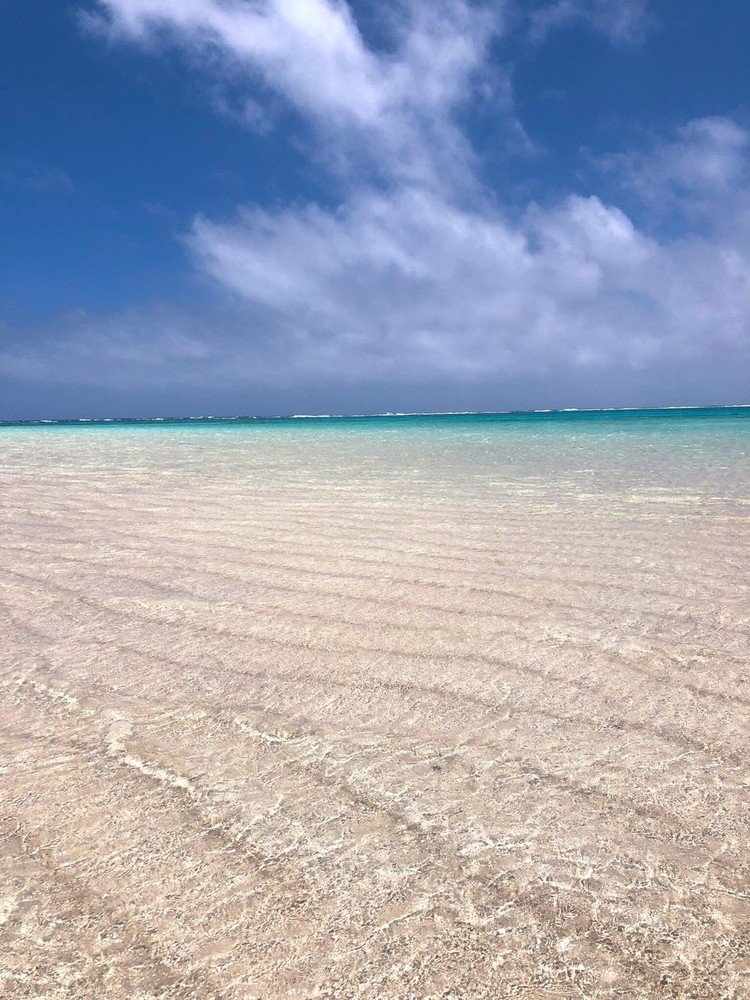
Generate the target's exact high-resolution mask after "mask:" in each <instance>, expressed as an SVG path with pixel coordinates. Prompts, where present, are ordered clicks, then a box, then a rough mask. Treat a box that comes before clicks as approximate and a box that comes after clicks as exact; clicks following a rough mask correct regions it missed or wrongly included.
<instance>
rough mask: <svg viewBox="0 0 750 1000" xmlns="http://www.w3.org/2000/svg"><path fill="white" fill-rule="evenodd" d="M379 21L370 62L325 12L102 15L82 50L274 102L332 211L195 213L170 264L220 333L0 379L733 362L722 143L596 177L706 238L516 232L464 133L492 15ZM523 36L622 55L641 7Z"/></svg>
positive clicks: (564, 11) (32, 356)
mask: <svg viewBox="0 0 750 1000" xmlns="http://www.w3.org/2000/svg"><path fill="white" fill-rule="evenodd" d="M387 11H388V19H387V24H385V26H384V30H385V28H387V31H386V32H385V34H386V35H387V39H388V43H387V44H385V43H381V45H380V46H375V45H374V44H373V43H372V42H368V41H367V40H366V38H365V35H364V33H363V31H362V30H361V29H360V27H359V25H358V23H357V21H356V19H355V17H354V15H353V13H352V10H351V8H350V7H349V6H348V5H347V4H345V3H343V2H342V0H253V2H249V0H248V2H240V0H100V3H99V14H98V15H97V16H98V17H99V19H100V21H99V30H107V31H108V32H109V33H110V34H111V35H112V36H113V37H116V38H119V39H126V40H128V42H129V43H136V44H139V45H142V46H148V47H154V46H157V47H158V46H159V45H163V44H173V45H179V46H181V47H182V48H183V49H185V50H186V51H188V52H189V53H190V54H191V56H192V58H193V59H195V60H198V61H199V62H200V64H201V65H202V66H203V68H204V69H205V70H206V71H211V72H212V73H214V74H215V75H216V76H217V77H227V76H231V77H232V79H233V80H234V81H236V80H238V79H240V80H243V79H244V80H246V81H247V97H248V100H251V101H252V102H255V101H257V100H259V98H260V96H261V93H262V92H259V91H258V89H257V82H258V81H261V82H262V84H263V87H264V88H266V89H267V90H270V91H273V92H274V94H276V95H277V97H278V98H279V99H283V100H285V101H286V102H288V103H289V105H291V106H292V107H293V108H294V109H295V110H296V111H297V112H298V113H299V115H301V116H303V117H304V118H305V120H306V121H307V122H308V123H309V125H310V126H311V127H312V128H313V129H315V130H316V132H317V134H318V135H319V136H325V137H326V143H325V149H326V151H327V154H328V156H329V159H328V162H327V163H326V166H327V167H328V169H330V170H332V171H334V173H335V174H336V175H337V176H338V177H339V180H340V182H341V196H340V201H339V204H338V205H337V206H336V207H334V208H330V207H323V206H321V205H317V204H314V203H310V204H303V205H300V204H298V203H295V204H293V205H291V206H288V207H286V208H280V209H273V210H271V209H269V208H264V207H261V206H257V205H250V206H239V207H238V208H237V210H236V212H234V213H233V214H232V215H231V216H230V217H228V218H224V219H209V218H206V217H204V216H200V215H199V216H198V217H197V218H196V219H195V221H194V224H193V226H192V229H191V231H190V233H189V234H188V235H187V237H186V243H187V245H188V247H189V251H190V253H191V255H192V259H193V260H194V262H195V265H196V267H197V269H198V270H199V272H200V273H201V274H203V275H208V276H209V277H210V278H211V280H212V281H213V283H214V287H215V288H216V291H217V298H216V305H215V306H214V312H213V315H211V314H210V312H206V313H205V314H204V315H203V316H202V318H198V317H195V316H186V315H185V314H180V313H177V312H173V313H169V314H165V313H164V311H163V310H157V311H155V312H152V313H149V312H148V311H147V310H146V311H141V312H135V313H131V314H128V315H124V316H121V317H116V318H106V317H98V318H97V317H93V318H90V319H88V320H87V321H86V322H85V323H84V324H83V325H82V327H81V328H80V329H78V330H77V331H75V332H69V333H63V335H60V334H59V333H58V334H57V335H56V336H54V337H52V336H51V335H50V338H49V340H48V342H47V343H46V344H45V345H43V347H42V348H41V349H39V350H37V351H36V352H30V351H29V350H28V349H26V348H24V347H23V346H17V347H16V348H15V349H14V350H11V351H6V353H5V355H3V356H0V371H2V370H4V371H5V372H6V373H12V374H15V375H16V377H27V378H36V379H43V380H47V381H53V380H54V379H55V377H57V375H58V373H59V372H60V371H63V370H64V371H66V372H67V373H68V374H67V377H73V378H76V377H77V378H79V379H81V380H86V379H89V380H97V379H98V380H99V382H100V383H101V382H102V381H105V382H106V381H107V380H108V379H109V380H110V381H111V383H112V384H116V385H117V386H120V387H122V386H127V385H129V384H134V385H137V384H142V380H143V379H146V380H148V379H150V378H152V377H153V378H158V377H162V378H168V379H169V381H170V384H174V383H177V382H180V381H182V382H186V383H191V384H193V383H199V382H201V380H203V381H204V382H206V383H208V382H212V381H215V380H217V379H226V380H234V381H237V380H239V381H242V380H245V381H247V382H252V381H253V380H256V381H257V380H264V379H265V380H268V381H271V382H272V381H273V380H276V381H279V380H280V379H282V378H283V379H285V380H287V381H291V382H294V381H295V380H297V381H299V382H304V381H305V380H307V381H310V380H314V379H319V378H320V379H330V378H339V379H343V380H346V381H349V382H356V381H357V380H370V381H372V380H377V379H381V380H387V381H388V382H390V383H399V382H403V383H411V384H414V383H419V382H420V381H429V380H434V379H440V378H443V379H445V378H450V379H454V380H464V381H466V382H472V381H480V380H483V381H487V380H491V379H509V378H520V377H524V376H537V375H544V374H545V373H550V372H553V373H559V372H561V371H570V372H573V373H574V372H604V371H607V370H612V369H616V368H623V369H630V370H643V369H647V368H649V367H650V366H654V365H665V364H669V363H680V362H685V361H687V362H690V361H693V362H695V361H697V360H699V359H706V358H711V359H712V360H713V361H715V360H716V359H717V358H721V357H726V358H727V359H729V363H731V364H735V363H737V362H738V361H739V360H744V361H745V362H747V361H748V360H750V346H749V338H750V325H749V324H750V320H749V317H750V278H749V277H748V276H749V275H750V219H748V220H745V221H739V222H736V221H735V224H734V226H733V227H727V226H726V225H724V223H725V222H726V220H727V219H728V218H733V219H735V220H737V219H738V213H737V211H736V206H737V204H738V199H739V198H740V197H741V196H742V192H743V191H744V190H745V187H744V185H746V171H747V164H748V150H747V133H746V132H745V131H744V130H743V129H742V128H741V127H740V126H739V125H737V124H736V123H735V122H733V121H731V120H730V119H726V118H707V119H701V120H697V121H693V122H689V123H688V124H687V125H685V126H684V127H682V128H681V129H679V130H678V132H677V133H676V135H675V136H672V137H670V138H667V139H664V140H661V141H657V140H654V142H653V143H652V145H651V148H650V149H649V150H648V151H647V152H645V153H643V152H642V153H638V154H629V153H622V152H619V153H617V154H614V155H613V156H612V157H609V158H608V159H607V160H606V161H605V166H606V167H607V169H608V170H609V171H610V173H615V174H616V175H617V176H618V177H620V178H621V180H622V181H623V182H624V183H625V184H626V185H628V186H629V188H630V189H631V190H632V191H635V192H636V193H637V194H638V195H639V196H640V197H642V198H643V199H646V200H647V199H649V198H651V197H652V195H653V194H654V192H658V193H659V196H660V197H662V198H664V197H669V198H673V199H677V200H681V199H682V200H684V199H685V198H694V199H695V198H698V197H699V198H700V199H701V202H702V204H703V205H704V208H705V211H704V223H703V225H702V226H701V227H700V228H699V229H695V230H693V229H691V228H690V227H689V226H688V227H686V228H684V229H683V230H682V231H680V232H679V234H678V235H675V234H672V236H671V237H670V239H668V240H667V239H661V240H660V239H657V238H656V237H654V236H653V235H651V234H649V233H646V232H644V231H642V230H641V229H639V228H638V227H637V226H636V225H635V224H634V222H633V221H632V220H631V218H629V217H628V215H627V214H626V213H625V212H624V211H623V210H622V209H621V208H619V207H617V206H616V205H614V204H611V203H607V202H606V201H605V200H603V199H602V198H601V197H598V196H596V195H594V194H591V193H586V194H585V195H584V194H570V195H568V196H567V197H564V198H562V199H561V200H560V201H559V202H558V203H557V204H553V205H545V206H540V205H534V204H529V205H527V206H526V207H525V209H524V210H523V211H521V212H518V211H517V210H516V211H514V212H513V213H511V212H510V211H509V210H505V209H504V208H503V205H502V199H499V198H498V197H497V194H496V192H491V191H488V190H486V189H485V188H484V187H483V185H482V183H481V182H480V180H479V174H478V172H477V171H476V169H475V161H474V154H473V152H472V150H471V146H470V144H469V141H468V139H467V137H466V134H465V132H464V131H463V130H462V129H461V116H460V109H461V108H462V106H463V105H465V104H466V103H467V102H468V101H469V100H471V99H472V97H473V96H476V88H477V87H479V86H480V85H484V86H485V87H486V86H487V85H488V81H490V79H491V77H490V75H489V74H488V65H487V62H488V60H487V51H488V46H489V45H490V41H491V38H492V37H493V35H494V34H495V33H497V32H498V31H499V30H501V26H502V21H501V17H500V14H501V13H502V6H501V5H497V4H495V5H482V4H477V3H470V2H468V0H437V2H435V3H429V4H428V3H426V2H421V0H408V2H404V3H399V4H396V5H395V6H389V7H388V8H387ZM536 15H538V16H536V20H535V22H534V23H535V24H536V26H537V27H536V30H537V31H538V32H539V33H543V32H546V31H549V30H552V27H553V26H554V25H555V24H561V23H565V22H567V21H570V20H573V19H579V20H581V19H583V20H588V21H589V22H590V23H591V24H593V25H594V27H596V28H597V29H598V30H600V31H602V32H604V33H605V34H608V35H609V36H610V37H612V38H613V39H614V40H615V41H622V40H624V39H625V38H626V37H627V38H633V37H635V35H636V33H637V30H642V26H643V18H644V16H645V6H644V4H643V3H640V2H636V0H629V2H628V0H623V2H622V3H618V4H615V3H609V2H605V0H576V2H573V0H565V2H559V3H553V4H549V5H545V6H544V7H538V8H536ZM638 25H640V26H641V27H640V28H639V27H638ZM540 37H541V34H540ZM496 82H497V81H496ZM507 127H508V129H511V128H512V110H510V111H509V114H508V121H507ZM363 160H367V161H368V163H369V164H370V165H371V169H363V168H362V161H363ZM732 192H733V193H732ZM730 194H731V197H730ZM706 220H708V222H706ZM71 359H72V360H71ZM76 373H77V374H76Z"/></svg>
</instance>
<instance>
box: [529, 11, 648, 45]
mask: <svg viewBox="0 0 750 1000" xmlns="http://www.w3.org/2000/svg"><path fill="white" fill-rule="evenodd" d="M654 22H655V18H654V17H653V15H652V14H651V13H650V11H649V9H648V4H647V0H554V2H552V3H543V4H540V5H538V6H536V7H535V8H534V9H533V10H532V11H531V13H530V15H529V23H530V37H531V40H532V41H534V42H542V41H544V39H545V38H547V36H548V35H549V34H550V33H551V32H553V31H555V30H557V29H558V28H567V27H571V26H573V27H574V26H576V25H581V24H582V25H586V26H587V27H589V28H592V29H593V30H595V31H599V32H601V33H602V34H603V35H606V36H607V37H608V38H609V39H610V40H611V41H612V42H615V43H616V44H628V45H630V44H637V43H639V42H642V41H643V40H644V38H645V36H646V34H647V33H648V31H649V29H650V28H651V27H652V26H653V24H654Z"/></svg>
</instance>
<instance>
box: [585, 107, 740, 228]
mask: <svg viewBox="0 0 750 1000" xmlns="http://www.w3.org/2000/svg"><path fill="white" fill-rule="evenodd" d="M748 153H750V131H749V130H748V129H747V128H744V127H743V126H741V125H739V124H738V123H737V122H735V121H733V120H732V119H731V118H725V117H720V116H716V117H710V118H696V119H693V120H692V121H689V122H687V123H686V124H685V125H682V126H680V127H679V128H677V129H676V130H675V134H674V135H673V136H671V137H669V138H666V139H665V138H659V137H656V138H652V139H651V141H650V142H649V143H648V144H647V145H646V146H645V147H644V148H642V149H639V150H637V151H634V152H628V151H626V152H620V153H614V154H612V155H610V156H606V157H604V158H603V159H602V161H601V164H602V166H603V167H604V169H605V170H607V171H608V172H610V173H611V174H613V175H614V176H615V177H616V178H617V179H619V180H620V182H621V183H623V184H624V185H626V186H627V187H629V188H631V189H632V190H633V191H634V192H635V193H636V194H637V195H638V197H639V198H641V199H642V200H643V202H644V203H646V204H648V205H649V206H650V207H651V208H652V210H657V211H664V210H672V209H674V208H675V207H679V208H682V209H684V210H689V211H693V210H695V209H696V208H702V209H704V210H706V211H708V212H709V213H710V214H713V213H715V212H716V209H717V203H718V202H720V201H726V200H727V199H729V200H731V201H734V200H736V196H737V194H738V193H739V192H740V191H742V190H743V189H745V188H747V186H748V165H749V163H750V159H749V157H748Z"/></svg>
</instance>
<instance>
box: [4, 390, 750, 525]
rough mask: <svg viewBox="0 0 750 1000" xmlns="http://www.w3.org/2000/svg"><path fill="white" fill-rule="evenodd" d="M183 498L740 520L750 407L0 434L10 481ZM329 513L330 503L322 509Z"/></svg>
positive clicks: (747, 498)
mask: <svg viewBox="0 0 750 1000" xmlns="http://www.w3.org/2000/svg"><path fill="white" fill-rule="evenodd" d="M100 473H101V474H104V473H106V474H107V475H108V476H109V479H108V482H111V481H112V479H111V475H110V474H114V476H115V477H116V478H117V481H118V482H121V483H122V484H123V488H130V487H131V486H132V485H133V484H135V483H138V484H141V485H143V486H144V487H146V488H149V489H150V488H152V487H153V488H156V487H157V485H158V487H159V488H162V487H165V488H174V489H179V488H180V484H181V483H184V482H185V481H193V480H195V479H196V478H199V479H200V480H201V481H203V482H204V483H205V484H206V486H207V487H208V488H209V489H210V488H211V483H212V482H213V483H214V484H215V485H216V487H217V490H218V489H225V488H227V487H228V488H230V489H233V490H235V491H237V492H239V493H241V494H242V495H244V496H247V498H248V502H250V501H251V499H252V497H253V496H254V495H256V496H257V495H259V492H261V491H264V490H266V491H267V490H276V491H278V490H279V489H280V490H282V491H283V492H284V493H285V494H293V495H294V496H295V498H297V499H299V497H300V496H305V497H307V498H309V500H310V502H311V503H314V502H317V501H318V500H319V499H321V498H322V497H324V496H329V495H331V494H339V495H343V494H347V495H348V496H349V497H350V498H352V497H360V498H362V499H363V500H367V501H368V502H369V501H372V502H375V503H380V502H386V503H387V502H390V501H391V500H393V499H394V498H397V499H398V500H399V501H400V500H403V499H404V498H406V499H408V500H411V502H413V503H414V504H415V505H425V504H439V503H446V502H453V501H458V502H467V501H468V502H470V503H472V504H480V505H486V504H493V505H503V504H509V503H517V502H521V503H528V502H535V503H541V504H544V505H549V504H556V505H560V504H567V503H574V504H576V505H578V506H580V505H581V504H583V505H590V506H592V507H593V506H596V505H598V504H599V503H601V502H602V501H604V502H610V501H611V502H615V503H627V504H628V505H633V504H648V505H651V506H653V505H656V504H663V503H672V504H674V505H677V506H679V507H685V508H687V507H692V508H703V507H704V506H705V504H706V503H710V504H712V505H713V506H716V505H721V506H722V507H723V508H724V509H728V510H730V511H733V512H743V511H747V509H748V504H750V407H723V408H706V409H666V410H657V409H651V410H586V411H554V412H545V413H539V412H533V413H472V414H440V415H418V414H417V415H404V416H399V415H386V416H374V417H326V418H323V417H320V418H317V417H313V418H307V419H299V418H279V419H249V418H238V419H211V418H201V419H193V420H171V421H170V420H146V421H130V420H123V421H86V422H81V421H60V422H57V423H34V424H29V423H26V424H12V425H11V424H5V425H4V426H3V427H2V428H0V477H2V478H5V479H8V478H10V479H14V478H16V477H19V476H21V477H27V476H34V477H43V478H45V479H54V480H58V481H63V480H64V479H66V478H67V479H75V480H79V479H80V478H81V477H85V478H87V479H95V478H96V476H97V475H99V474H100ZM321 502H322V501H321Z"/></svg>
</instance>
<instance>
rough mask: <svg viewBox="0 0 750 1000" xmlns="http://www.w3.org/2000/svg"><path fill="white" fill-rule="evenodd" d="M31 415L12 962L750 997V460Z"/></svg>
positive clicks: (248, 978) (12, 853)
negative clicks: (651, 478)
mask: <svg viewBox="0 0 750 1000" xmlns="http://www.w3.org/2000/svg"><path fill="white" fill-rule="evenodd" d="M34 433H35V434H36V436H34ZM34 433H32V432H25V431H24V432H21V431H17V432H10V431H8V432H6V436H5V437H4V438H3V439H2V441H1V442H0V455H1V456H2V466H3V470H2V479H3V483H2V486H3V488H2V494H1V496H0V519H1V524H2V534H1V535H0V585H1V588H2V589H1V591H0V599H1V601H2V604H1V605H0V646H1V648H2V650H3V652H2V660H1V667H0V685H1V686H0V706H1V711H2V716H1V722H2V727H1V728H0V765H1V768H0V824H1V825H0V835H1V836H2V842H1V846H0V995H2V996H4V997H50V998H53V997H54V998H56V997H87V998H88V997H91V998H94V997H96V998H99V997H123V998H125V997H127V998H131V997H139V998H146V997H180V998H181V997H199V998H201V1000H203V998H206V1000H208V998H213V997H217V998H218V997H222V998H234V997H237V998H251V997H259V998H276V997H298V998H304V997H331V998H334V997H335V998H348V997H367V998H381V997H382V998H407V997H408V998H426V997H461V998H472V997H476V998H484V997H487V998H490V997H506V996H508V997H510V996H528V997H533V998H537V997H539V998H545V997H549V998H560V997H592V998H598V997H622V998H625V997H628V998H630V997H652V996H658V997H661V996H664V997H701V998H702V997H721V998H729V997H745V996H748V995H750V842H749V840H748V834H749V833H750V825H749V821H750V786H749V782H750V771H749V769H748V761H749V760H750V758H749V756H748V751H750V661H749V659H748V652H749V646H750V644H749V641H748V636H749V631H750V621H749V619H750V601H749V600H748V598H749V596H750V572H749V568H750V559H749V558H748V555H749V554H750V523H749V521H748V512H749V508H748V506H747V501H746V497H744V496H743V495H742V489H741V485H740V484H741V483H743V482H744V483H746V473H747V465H746V464H745V465H740V466H738V467H737V468H733V469H731V470H730V472H729V473H726V470H724V471H722V469H723V468H724V466H722V469H719V471H718V472H716V470H714V473H715V475H714V473H710V474H707V475H708V478H706V475H703V478H702V480H701V483H702V485H701V486H700V488H697V487H696V488H694V489H692V490H691V489H689V488H688V486H687V485H686V483H685V481H684V479H681V478H680V477H679V476H676V477H675V480H677V479H679V483H677V482H676V483H675V484H673V485H674V488H673V489H671V490H670V489H667V488H664V487H661V488H656V487H655V486H654V484H653V483H650V484H649V483H648V482H646V483H645V484H644V483H643V482H623V483H621V484H620V486H619V487H617V488H615V487H614V486H613V483H614V482H615V480H616V472H617V469H616V468H615V467H614V466H613V467H612V468H613V469H614V471H611V474H610V473H608V475H607V476H605V477H602V476H599V477H598V478H597V475H596V474H595V473H596V468H595V461H596V459H595V458H594V466H593V468H594V474H593V479H592V472H591V467H592V466H591V462H589V466H590V467H589V468H588V469H586V468H585V467H584V465H585V463H584V465H582V464H581V463H579V466H580V467H579V466H576V464H575V462H572V463H568V464H567V465H566V466H565V468H564V469H562V470H561V471H560V470H558V471H559V475H558V476H557V480H556V485H554V486H553V484H552V483H551V482H550V481H547V482H545V477H544V463H543V462H542V461H541V459H540V457H539V455H537V456H536V458H535V461H537V460H539V462H540V465H539V475H538V476H535V477H531V478H528V477H527V478H525V479H524V478H523V477H519V475H518V474H517V473H518V470H517V469H515V471H514V469H510V470H509V468H507V467H503V468H494V467H493V470H489V465H488V467H487V468H485V469H484V471H483V474H482V476H481V477H479V478H476V477H475V479H476V481H475V480H472V477H471V476H470V475H469V474H468V471H467V470H468V466H461V461H462V459H461V448H460V447H459V448H458V449H453V450H451V449H450V447H448V446H447V445H446V449H447V450H445V451H439V450H438V451H437V452H436V453H435V454H434V455H433V456H432V458H431V459H430V461H431V462H432V465H433V467H434V466H436V465H437V466H439V467H440V469H441V470H442V471H441V473H440V475H439V476H438V477H437V479H434V480H429V474H428V473H425V472H424V470H422V471H420V470H419V469H413V468H412V463H413V461H414V458H413V455H410V456H408V457H407V459H404V460H403V461H400V460H397V458H396V457H395V456H396V455H397V451H396V449H397V448H401V449H402V450H401V451H400V452H398V455H403V445H402V444H399V443H398V442H395V441H394V442H392V443H391V444H389V443H388V442H386V443H385V444H383V442H379V443H378V451H377V454H376V455H373V452H372V443H371V444H370V446H368V444H367V440H366V438H362V439H360V440H356V441H354V440H353V441H351V442H350V443H346V444H345V445H343V446H342V445H341V444H340V443H339V444H337V443H336V442H335V440H334V439H333V437H331V436H330V435H329V437H328V438H327V439H325V440H323V439H322V438H321V439H318V438H315V437H314V436H312V433H311V432H307V437H306V438H305V439H304V440H303V439H302V438H303V437H304V435H302V436H300V435H298V436H297V437H296V438H294V440H293V441H291V440H285V441H282V443H281V444H279V442H278V441H275V440H270V439H269V440H268V441H266V440H265V439H263V440H262V441H261V442H260V443H257V442H256V441H255V439H254V443H251V444H246V445H243V446H242V447H240V444H239V443H238V441H235V440H234V439H233V443H229V444H228V443H227V439H226V437H224V438H222V436H221V435H219V434H216V435H214V436H207V437H206V438H204V439H203V440H199V439H196V438H195V435H197V434H198V432H197V431H196V432H193V434H194V436H193V437H191V438H188V437H185V439H184V440H182V441H181V442H180V441H175V440H171V441H170V440H168V438H167V437H166V435H167V433H168V432H166V431H165V432H164V436H163V437H161V438H159V437H158V434H157V432H156V431H150V432H145V431H144V432H141V433H142V436H141V437H140V438H137V439H136V438H135V437H134V436H132V435H130V434H126V433H125V432H115V431H112V432H110V433H111V435H112V436H111V437H110V438H109V439H107V438H106V436H105V434H104V432H96V431H91V432H87V431H86V432H84V431H78V432H76V433H73V432H64V431H58V430H53V431H49V432H42V431H37V432H34ZM45 433H46V434H47V437H43V435H44V434H45ZM87 433H88V434H89V437H88V438H87V437H86V434H87ZM97 433H98V436H97ZM118 433H120V435H121V436H120V437H119V438H118V437H117V434H118ZM13 434H15V437H14V436H13ZM300 434H301V432H300ZM54 435H58V436H57V437H56V438H54ZM66 435H67V436H66ZM76 435H77V436H76ZM144 435H145V436H144ZM149 435H151V436H150V437H149ZM53 438H54V440H53ZM368 447H369V450H368ZM477 447H479V446H478V445H477ZM487 447H489V445H488V446H487ZM389 448H391V449H392V450H393V454H391V456H390V458H391V466H390V470H391V472H390V478H388V477H387V476H386V475H385V473H384V471H383V468H382V462H383V457H384V455H387V454H388V449H389ZM415 448H416V445H415ZM274 449H275V450H274ZM415 453H416V452H415ZM668 454H669V448H665V450H664V454H663V455H662V458H661V459H660V461H661V460H662V459H663V461H665V462H668ZM441 455H442V456H443V458H445V456H446V455H447V456H448V457H447V458H445V462H444V464H443V465H442V466H441V465H440V463H441V461H442V459H441ZM274 456H275V458H274ZM665 456H666V457H665ZM509 461H510V459H509ZM336 462H338V464H336ZM326 463H328V464H326ZM428 464H429V463H428ZM615 465H616V463H615ZM725 465H726V463H725ZM459 467H460V468H459ZM460 469H462V470H463V472H462V474H460V475H459V471H460ZM488 470H489V471H488ZM621 471H622V470H620V472H621ZM490 472H492V474H490ZM426 476H427V478H425V477H426ZM493 476H494V478H493ZM712 476H713V478H712ZM410 477H411V478H410ZM503 477H504V478H503ZM566 477H567V478H566ZM717 477H718V479H717ZM733 477H735V478H733ZM719 480H720V483H719V482H718V481H719ZM663 481H664V476H663V468H662V482H663ZM717 483H718V485H719V486H720V489H719V488H718V486H717ZM733 484H735V485H733Z"/></svg>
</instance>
